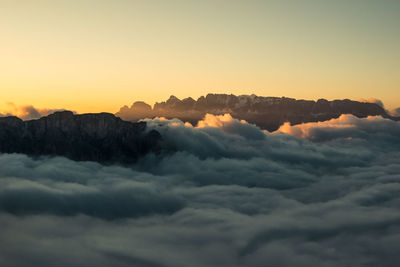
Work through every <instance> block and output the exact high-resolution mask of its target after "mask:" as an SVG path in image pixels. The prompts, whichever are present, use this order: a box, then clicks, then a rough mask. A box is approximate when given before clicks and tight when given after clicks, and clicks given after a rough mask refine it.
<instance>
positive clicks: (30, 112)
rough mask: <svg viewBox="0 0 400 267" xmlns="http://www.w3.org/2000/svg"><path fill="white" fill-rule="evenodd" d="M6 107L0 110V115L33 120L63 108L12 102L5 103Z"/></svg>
mask: <svg viewBox="0 0 400 267" xmlns="http://www.w3.org/2000/svg"><path fill="white" fill-rule="evenodd" d="M7 106H8V108H7V109H6V110H4V111H1V112H0V116H16V117H19V118H20V119H22V120H34V119H39V118H40V117H43V116H47V115H50V114H52V113H54V112H57V111H63V110H65V109H47V108H35V107H34V106H32V105H25V106H17V105H15V104H14V103H12V102H9V103H7Z"/></svg>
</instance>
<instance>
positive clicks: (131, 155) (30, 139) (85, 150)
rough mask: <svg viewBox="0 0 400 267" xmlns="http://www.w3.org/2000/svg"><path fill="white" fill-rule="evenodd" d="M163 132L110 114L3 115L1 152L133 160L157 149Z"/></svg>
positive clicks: (123, 160)
mask: <svg viewBox="0 0 400 267" xmlns="http://www.w3.org/2000/svg"><path fill="white" fill-rule="evenodd" d="M160 140H161V135H160V134H159V133H158V132H157V131H154V130H152V131H146V123H145V122H138V123H134V122H127V121H123V120H121V119H120V118H117V117H115V116H114V115H113V114H109V113H99V114H82V115H74V114H73V113H72V112H70V111H63V112H56V113H54V114H51V115H49V116H46V117H42V118H40V119H38V120H30V121H22V120H21V119H19V118H17V117H3V118H0V152H3V153H25V154H28V155H52V156H54V155H59V156H65V157H68V158H70V159H73V160H89V161H98V162H102V163H107V162H110V163H111V162H123V163H129V162H134V161H135V160H136V159H137V158H138V157H139V156H141V155H144V154H146V153H148V152H151V151H153V152H156V151H158V148H159V141H160Z"/></svg>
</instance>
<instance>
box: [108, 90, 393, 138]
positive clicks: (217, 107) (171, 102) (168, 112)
mask: <svg viewBox="0 0 400 267" xmlns="http://www.w3.org/2000/svg"><path fill="white" fill-rule="evenodd" d="M206 113H211V114H215V115H219V114H224V113H230V114H231V115H232V116H233V117H235V118H237V119H241V120H246V121H248V122H249V123H253V124H256V125H257V126H259V127H260V128H262V129H266V130H268V131H275V130H277V129H278V128H279V126H281V125H282V124H283V123H285V122H290V123H291V124H292V125H295V124H300V123H303V122H317V121H326V120H330V119H332V118H338V117H339V116H340V115H342V114H353V115H355V116H357V117H360V118H363V117H367V116H376V115H380V116H382V117H385V118H390V119H393V120H399V118H398V117H392V116H390V115H389V114H387V112H386V111H385V110H384V109H383V108H382V107H381V106H379V105H377V104H376V103H364V102H358V101H352V100H349V99H344V100H334V101H328V100H325V99H319V100H318V101H312V100H296V99H293V98H287V97H262V96H256V95H240V96H235V95H227V94H208V95H207V96H205V97H204V96H201V97H199V98H198V99H197V100H194V99H193V98H191V97H189V98H185V99H183V100H180V99H179V98H177V97H175V96H171V97H170V98H169V99H168V100H167V101H165V102H161V103H156V104H155V105H154V107H153V108H152V107H151V106H150V105H148V104H146V103H144V102H135V103H133V105H132V106H131V107H128V106H124V107H122V108H121V109H120V110H119V112H117V113H116V116H118V117H121V118H123V119H124V120H129V121H136V120H140V119H143V118H146V117H147V118H153V117H166V118H178V119H180V120H182V121H188V122H190V123H192V124H196V123H197V122H198V121H199V120H201V119H202V118H203V117H204V115H205V114H206Z"/></svg>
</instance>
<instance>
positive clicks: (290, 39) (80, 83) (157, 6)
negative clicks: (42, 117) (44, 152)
mask: <svg viewBox="0 0 400 267" xmlns="http://www.w3.org/2000/svg"><path fill="white" fill-rule="evenodd" d="M0 10H2V11H3V12H2V16H1V17H0V25H1V26H0V112H1V110H5V109H6V108H7V102H13V103H15V104H16V105H34V106H35V107H39V108H65V109H70V110H74V111H77V112H78V113H86V112H101V111H106V112H112V113H114V112H116V111H118V110H119V108H120V107H122V106H123V105H128V106H130V105H131V104H132V103H133V102H134V101H145V102H147V103H149V104H154V103H155V102H160V101H165V100H166V99H167V98H168V97H169V96H170V95H175V96H177V97H179V98H185V97H193V98H197V97H199V96H201V95H206V94H208V93H227V94H231V93H232V94H253V93H254V94H257V95H260V96H278V97H280V96H286V97H292V98H298V99H310V100H316V99H318V98H326V99H328V100H332V99H343V98H350V99H354V100H359V99H361V98H364V99H368V98H377V99H380V100H382V101H383V102H384V104H385V107H386V108H388V109H391V108H395V107H399V106H400V98H399V93H398V92H399V91H400V90H399V89H400V88H399V87H400V75H399V70H400V67H399V64H398V62H400V53H399V47H400V22H399V19H398V16H397V15H398V12H399V11H400V4H399V2H395V1H390V0H387V1H379V3H377V2H374V1H359V2H358V1H354V2H351V3H350V2H348V1H335V2H334V3H333V2H332V3H331V2H329V3H328V2H323V1H316V0H309V1H304V2H302V3H301V4H300V3H299V1H279V2H277V1H257V0H254V1H246V2H245V1H236V0H232V1H218V2H217V1H179V0H174V1H124V0H120V1H113V2H109V1H101V0H100V1H90V0H82V1H49V0H48V1H47V0H42V1H39V0H38V1H23V0H22V1H11V0H10V1H8V0H3V1H0Z"/></svg>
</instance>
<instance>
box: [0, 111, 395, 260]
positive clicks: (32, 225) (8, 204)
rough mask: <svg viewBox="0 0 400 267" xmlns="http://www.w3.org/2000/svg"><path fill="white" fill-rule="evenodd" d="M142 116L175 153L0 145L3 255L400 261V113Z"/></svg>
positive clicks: (1, 257) (18, 257) (2, 257)
mask: <svg viewBox="0 0 400 267" xmlns="http://www.w3.org/2000/svg"><path fill="white" fill-rule="evenodd" d="M147 122H148V125H149V128H150V129H156V130H158V131H160V133H161V134H162V136H163V140H164V142H163V143H164V148H165V150H166V151H167V152H165V153H163V154H158V155H148V156H147V157H145V158H143V159H142V160H140V161H139V162H137V163H136V164H135V165H132V166H129V167H121V166H102V165H100V164H97V163H92V162H73V161H70V160H67V159H65V158H36V159H32V158H29V157H26V156H24V155H15V154H14V155H10V154H3V155H0V166H1V167H0V224H1V225H2V228H1V229H0V236H1V238H0V247H1V248H2V249H1V250H0V265H2V266H27V265H35V266H50V265H55V264H56V265H57V266H79V265H85V266H265V265H266V264H268V265H271V266H397V264H398V262H399V261H400V255H399V253H398V251H399V249H400V245H399V244H400V212H399V211H400V210H399V206H400V205H399V204H400V147H399V144H400V134H399V133H400V132H399V129H400V126H399V125H400V123H399V122H393V121H388V120H386V119H383V118H380V117H369V118H365V119H358V118H355V117H353V116H347V115H345V116H341V117H340V118H338V119H336V120H331V121H328V122H325V123H311V124H304V125H296V126H290V125H284V126H282V127H281V129H280V132H277V133H273V134H269V133H266V132H263V131H261V130H260V129H259V128H257V127H256V126H254V125H251V124H248V123H246V122H245V121H239V120H236V119H234V118H232V117H231V116H229V115H223V116H212V115H209V116H206V117H205V118H204V120H203V121H202V122H201V124H199V126H198V127H193V126H191V125H189V124H186V125H185V124H184V123H183V122H181V121H179V120H166V119H162V118H159V119H154V120H148V121H147ZM287 133H289V134H290V135H288V134H287ZM298 137H302V138H298ZM22 255H23V256H22Z"/></svg>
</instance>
